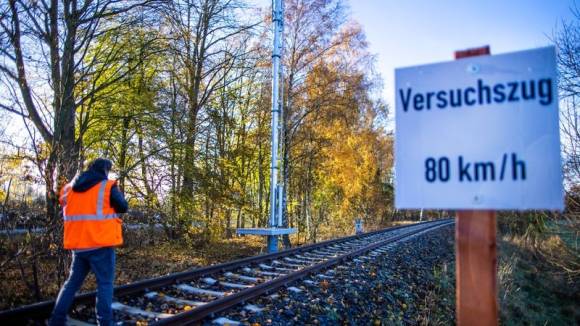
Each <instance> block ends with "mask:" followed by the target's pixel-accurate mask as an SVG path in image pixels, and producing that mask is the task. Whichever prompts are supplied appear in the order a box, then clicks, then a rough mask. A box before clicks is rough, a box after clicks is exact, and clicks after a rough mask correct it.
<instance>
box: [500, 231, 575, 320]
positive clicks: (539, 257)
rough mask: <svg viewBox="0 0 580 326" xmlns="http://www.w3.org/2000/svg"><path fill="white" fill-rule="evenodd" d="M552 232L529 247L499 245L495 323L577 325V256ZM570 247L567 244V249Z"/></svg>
mask: <svg viewBox="0 0 580 326" xmlns="http://www.w3.org/2000/svg"><path fill="white" fill-rule="evenodd" d="M557 225H558V224H556V223H554V224H553V225H552V226H551V227H556V230H554V229H552V230H551V231H548V232H546V233H544V234H541V235H539V236H538V237H537V238H535V239H534V240H533V241H531V240H530V239H529V238H525V237H523V236H513V235H510V234H503V235H501V236H500V238H499V239H500V241H499V264H498V265H499V266H498V281H499V287H500V293H499V300H500V320H501V323H502V324H504V325H578V324H580V309H579V308H580V306H579V304H580V283H579V275H580V274H579V272H580V270H579V269H578V267H579V266H580V265H579V263H580V261H579V256H578V251H577V249H576V248H573V247H571V246H570V245H569V244H568V243H567V242H565V241H563V240H562V238H561V237H560V233H561V232H560V231H562V230H560V229H558V228H557ZM570 244H571V243H570Z"/></svg>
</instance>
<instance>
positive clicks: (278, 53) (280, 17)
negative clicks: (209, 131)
mask: <svg viewBox="0 0 580 326" xmlns="http://www.w3.org/2000/svg"><path fill="white" fill-rule="evenodd" d="M282 1H283V0H272V25H273V27H274V44H273V50H272V125H271V128H272V136H271V138H272V139H271V140H272V143H271V153H272V160H271V165H270V219H269V227H271V228H273V227H276V226H277V224H278V222H279V221H278V218H277V217H278V212H280V211H281V209H280V207H281V202H280V201H279V200H277V197H278V191H277V190H278V188H279V185H278V172H279V165H278V163H279V160H278V150H279V146H278V141H279V134H280V120H281V119H280V113H281V112H280V111H281V107H282V103H281V96H280V90H281V88H280V75H281V72H282V70H281V59H282V28H283V25H284V12H283V8H282ZM277 249H278V238H277V236H274V235H271V236H268V251H270V252H273V251H277Z"/></svg>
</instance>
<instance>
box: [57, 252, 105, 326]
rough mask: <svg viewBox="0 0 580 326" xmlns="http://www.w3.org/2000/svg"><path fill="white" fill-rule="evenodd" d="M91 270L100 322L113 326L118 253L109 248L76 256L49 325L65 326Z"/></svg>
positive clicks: (75, 254) (98, 320)
mask: <svg viewBox="0 0 580 326" xmlns="http://www.w3.org/2000/svg"><path fill="white" fill-rule="evenodd" d="M91 270H92V271H93V273H94V274H95V276H96V278H97V309H96V310H97V322H98V323H99V325H106V326H109V325H112V324H113V310H112V308H111V304H112V301H113V281H114V279H115V249H114V248H110V247H109V248H100V249H95V250H91V251H84V252H74V253H73V260H72V264H71V268H70V273H69V276H68V280H66V282H65V283H64V285H63V287H62V289H61V290H60V293H59V294H58V298H57V299H56V303H55V305H54V310H53V311H52V318H51V319H50V322H49V325H51V326H53V325H54V326H56V325H64V324H65V322H66V315H67V313H68V311H69V310H70V307H71V305H72V302H73V299H74V296H75V294H76V292H77V291H78V290H79V289H80V288H81V285H83V281H84V280H85V277H86V276H87V274H88V273H89V271H91Z"/></svg>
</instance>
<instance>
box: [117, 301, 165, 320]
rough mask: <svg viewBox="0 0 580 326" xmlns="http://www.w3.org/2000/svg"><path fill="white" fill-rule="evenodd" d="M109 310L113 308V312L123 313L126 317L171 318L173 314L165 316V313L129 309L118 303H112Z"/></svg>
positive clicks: (129, 307)
mask: <svg viewBox="0 0 580 326" xmlns="http://www.w3.org/2000/svg"><path fill="white" fill-rule="evenodd" d="M111 308H113V310H116V311H120V312H123V313H125V314H128V315H133V316H136V315H138V316H144V317H147V318H160V319H163V318H169V317H171V316H173V314H166V313H161V312H154V311H145V310H143V309H140V308H135V307H131V306H127V305H124V304H122V303H120V302H113V304H112V305H111Z"/></svg>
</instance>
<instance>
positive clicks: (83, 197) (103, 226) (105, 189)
mask: <svg viewBox="0 0 580 326" xmlns="http://www.w3.org/2000/svg"><path fill="white" fill-rule="evenodd" d="M115 183H116V181H112V180H103V181H102V182H100V183H98V184H96V185H94V186H93V187H92V188H90V189H89V190H87V191H85V192H76V191H73V190H72V184H70V183H69V184H67V185H65V186H64V187H63V188H62V190H61V191H60V198H59V199H60V205H61V206H62V215H63V218H64V248H65V249H89V248H101V247H112V246H118V245H121V244H123V236H122V232H121V223H122V222H121V219H120V218H119V214H117V213H116V212H115V209H114V208H113V207H112V206H111V202H110V197H111V188H112V187H113V185H114V184H115Z"/></svg>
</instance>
